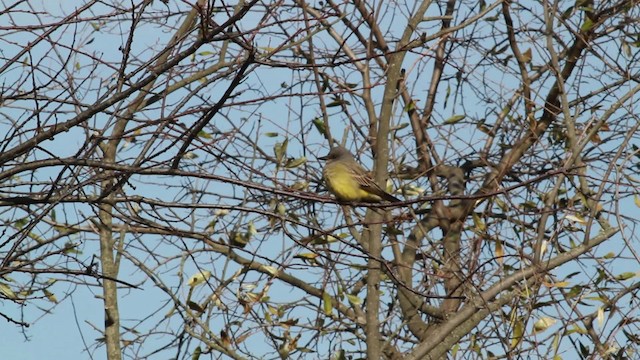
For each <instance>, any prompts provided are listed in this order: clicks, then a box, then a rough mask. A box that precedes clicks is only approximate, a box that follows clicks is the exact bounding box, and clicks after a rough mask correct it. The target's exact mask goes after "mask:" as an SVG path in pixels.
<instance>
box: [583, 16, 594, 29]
mask: <svg viewBox="0 0 640 360" xmlns="http://www.w3.org/2000/svg"><path fill="white" fill-rule="evenodd" d="M593 25H595V24H594V22H593V20H591V19H589V17H587V18H586V19H585V20H584V24H582V26H581V27H580V31H582V32H587V31H589V30H591V28H592V27H593Z"/></svg>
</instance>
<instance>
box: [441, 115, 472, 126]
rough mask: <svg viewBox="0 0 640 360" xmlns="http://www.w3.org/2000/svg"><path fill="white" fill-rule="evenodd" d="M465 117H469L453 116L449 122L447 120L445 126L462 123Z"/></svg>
mask: <svg viewBox="0 0 640 360" xmlns="http://www.w3.org/2000/svg"><path fill="white" fill-rule="evenodd" d="M465 117H467V116H466V115H453V116H452V117H450V118H448V119H447V120H445V121H444V123H443V124H444V125H451V124H455V123H457V122H460V121H461V120H462V119H464V118H465Z"/></svg>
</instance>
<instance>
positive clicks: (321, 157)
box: [318, 154, 329, 160]
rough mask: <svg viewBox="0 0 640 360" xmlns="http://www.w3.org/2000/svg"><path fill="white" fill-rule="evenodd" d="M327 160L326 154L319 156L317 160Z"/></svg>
mask: <svg viewBox="0 0 640 360" xmlns="http://www.w3.org/2000/svg"><path fill="white" fill-rule="evenodd" d="M328 158H329V155H328V154H327V155H325V156H320V157H319V158H318V160H327V159H328Z"/></svg>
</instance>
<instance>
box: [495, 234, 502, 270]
mask: <svg viewBox="0 0 640 360" xmlns="http://www.w3.org/2000/svg"><path fill="white" fill-rule="evenodd" d="M495 256H496V260H498V264H500V265H502V263H503V262H504V248H503V247H502V241H500V240H498V241H496V254H495Z"/></svg>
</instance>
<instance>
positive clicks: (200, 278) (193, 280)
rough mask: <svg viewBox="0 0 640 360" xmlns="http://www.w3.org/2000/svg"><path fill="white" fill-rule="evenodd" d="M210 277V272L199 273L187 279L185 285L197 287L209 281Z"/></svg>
mask: <svg viewBox="0 0 640 360" xmlns="http://www.w3.org/2000/svg"><path fill="white" fill-rule="evenodd" d="M210 277H211V271H208V270H205V271H200V272H199V273H197V274H195V275H193V276H191V277H190V278H189V281H187V285H189V286H190V287H195V286H198V285H200V284H202V283H204V282H205V281H207V280H209V278H210Z"/></svg>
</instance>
